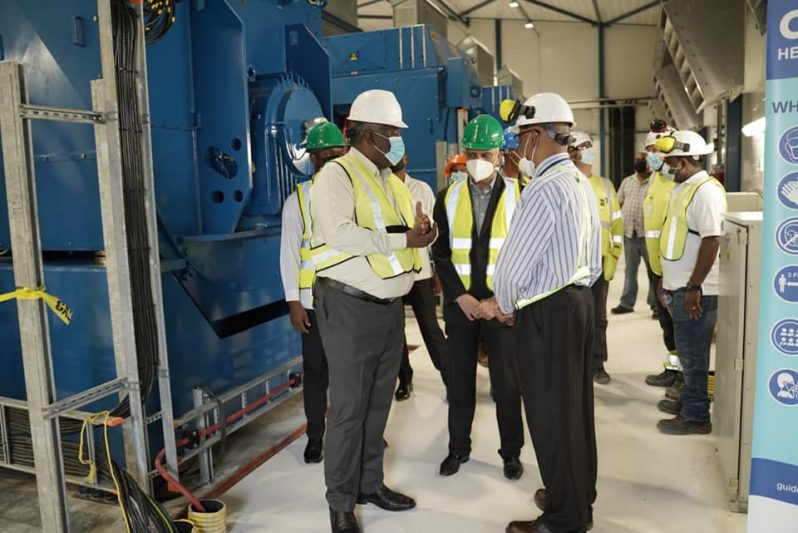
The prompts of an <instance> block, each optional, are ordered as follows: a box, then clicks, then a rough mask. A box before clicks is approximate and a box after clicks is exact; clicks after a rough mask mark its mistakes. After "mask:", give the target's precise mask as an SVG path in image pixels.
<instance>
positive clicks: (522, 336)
mask: <svg viewBox="0 0 798 533" xmlns="http://www.w3.org/2000/svg"><path fill="white" fill-rule="evenodd" d="M593 315H594V312H593V297H592V294H591V293H590V289H589V288H587V287H584V288H580V287H576V286H570V287H566V288H565V289H562V290H561V291H559V292H557V293H555V294H553V295H551V296H549V297H548V298H545V299H543V300H541V301H539V302H536V303H533V304H531V305H528V306H527V307H524V308H523V309H521V310H520V311H519V312H518V314H517V316H516V324H515V326H514V328H513V330H514V332H513V333H514V334H513V355H514V358H513V359H514V361H515V363H516V368H517V371H518V374H519V378H520V383H521V390H522V394H523V397H524V408H525V409H526V416H527V425H528V426H529V433H530V435H531V437H532V443H533V444H534V446H535V454H536V455H537V459H538V466H539V467H540V475H541V478H542V479H543V484H544V486H545V487H546V511H545V512H544V513H543V516H542V518H543V522H544V523H545V524H546V526H547V527H548V528H549V529H551V530H552V531H553V532H555V533H571V532H579V533H581V532H584V531H585V527H586V525H587V523H588V521H589V519H590V515H591V514H592V504H593V502H594V501H595V500H596V475H597V464H598V459H597V451H596V428H595V421H594V418H593V373H592V362H593V349H592V346H593V329H594V320H595V318H594V316H593ZM492 356H493V354H492V353H491V357H492Z"/></svg>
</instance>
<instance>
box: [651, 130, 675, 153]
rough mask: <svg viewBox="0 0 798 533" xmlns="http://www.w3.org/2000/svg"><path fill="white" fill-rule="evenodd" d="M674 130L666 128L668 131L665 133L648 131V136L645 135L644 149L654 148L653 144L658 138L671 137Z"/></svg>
mask: <svg viewBox="0 0 798 533" xmlns="http://www.w3.org/2000/svg"><path fill="white" fill-rule="evenodd" d="M675 131H676V130H675V129H673V128H671V127H670V126H668V129H666V130H665V131H649V132H648V135H646V148H648V147H649V146H654V143H655V142H657V139H659V138H660V137H667V136H668V135H673V133H674V132H675Z"/></svg>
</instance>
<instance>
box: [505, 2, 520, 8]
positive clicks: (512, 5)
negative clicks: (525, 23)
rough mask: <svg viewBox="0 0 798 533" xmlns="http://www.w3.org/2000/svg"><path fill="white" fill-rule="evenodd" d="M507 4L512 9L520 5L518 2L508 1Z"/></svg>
mask: <svg viewBox="0 0 798 533" xmlns="http://www.w3.org/2000/svg"><path fill="white" fill-rule="evenodd" d="M508 5H509V6H510V7H511V8H513V9H516V8H517V7H520V4H519V3H518V2H510V3H509V4H508Z"/></svg>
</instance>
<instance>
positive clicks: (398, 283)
mask: <svg viewBox="0 0 798 533" xmlns="http://www.w3.org/2000/svg"><path fill="white" fill-rule="evenodd" d="M406 127H407V125H406V124H405V123H404V122H403V121H402V109H401V107H400V106H399V102H398V101H397V100H396V97H395V96H394V95H393V93H391V92H389V91H383V90H371V91H366V92H364V93H361V94H360V95H359V96H358V97H357V98H356V99H355V101H354V102H353V103H352V107H351V112H350V115H349V123H348V129H347V135H348V137H349V143H350V145H351V149H350V150H349V152H348V153H347V155H345V156H343V157H341V158H338V159H336V160H335V161H332V162H330V163H328V164H327V165H325V167H324V168H323V169H322V171H321V172H320V173H319V175H318V176H317V177H316V181H315V182H314V184H313V187H312V188H311V192H310V197H311V203H310V206H311V207H310V209H311V213H312V218H313V244H314V248H313V252H314V257H313V261H314V264H315V266H316V273H317V279H316V283H315V286H314V307H315V309H316V315H317V317H318V322H319V330H320V332H321V339H322V343H323V344H324V351H325V353H326V354H327V361H328V365H329V375H330V412H329V415H328V418H327V423H328V428H327V441H326V446H325V449H324V456H325V457H324V475H325V481H326V484H327V501H328V503H329V506H330V522H331V526H332V531H333V533H358V532H359V531H360V527H359V525H358V523H357V520H356V519H355V515H354V512H353V510H354V507H355V503H356V502H357V503H373V504H375V505H377V506H379V507H381V508H382V509H385V510H389V511H402V510H406V509H412V508H413V507H415V505H416V502H415V501H414V500H413V499H412V498H409V497H407V496H405V495H403V494H400V493H398V492H394V491H392V490H390V489H389V488H387V487H386V486H385V484H384V483H383V464H382V463H383V454H384V443H383V442H384V441H383V432H384V430H385V423H386V421H387V419H388V412H389V410H390V407H391V403H392V400H393V387H394V385H395V384H396V378H397V374H398V372H399V364H400V362H401V360H402V347H403V339H404V310H403V307H402V297H403V296H404V295H405V294H407V293H408V292H410V289H411V288H412V286H413V282H414V280H415V276H416V273H417V272H418V271H419V270H420V269H421V258H420V255H419V253H418V249H419V248H424V247H426V246H429V244H430V243H431V242H432V240H433V239H434V237H435V234H436V230H435V228H434V227H433V226H432V225H431V223H430V220H429V217H427V216H426V215H424V214H423V213H422V212H421V204H420V203H418V204H416V206H415V210H414V206H413V202H412V199H411V196H410V191H409V190H408V188H407V186H406V185H405V184H404V183H402V181H401V180H400V179H399V178H397V177H396V176H395V175H394V174H393V173H392V172H391V169H390V167H391V165H396V164H397V163H399V161H401V159H402V157H403V156H404V143H403V141H402V137H401V131H402V129H403V128H406Z"/></svg>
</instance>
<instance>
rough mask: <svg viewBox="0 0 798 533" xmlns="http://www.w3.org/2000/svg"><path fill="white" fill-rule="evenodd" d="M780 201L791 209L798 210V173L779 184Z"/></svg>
mask: <svg viewBox="0 0 798 533" xmlns="http://www.w3.org/2000/svg"><path fill="white" fill-rule="evenodd" d="M778 193H779V201H780V202H781V203H782V204H783V205H784V206H785V207H789V208H790V209H798V172H793V173H791V174H787V175H786V176H784V177H783V178H781V181H780V182H779V187H778Z"/></svg>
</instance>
